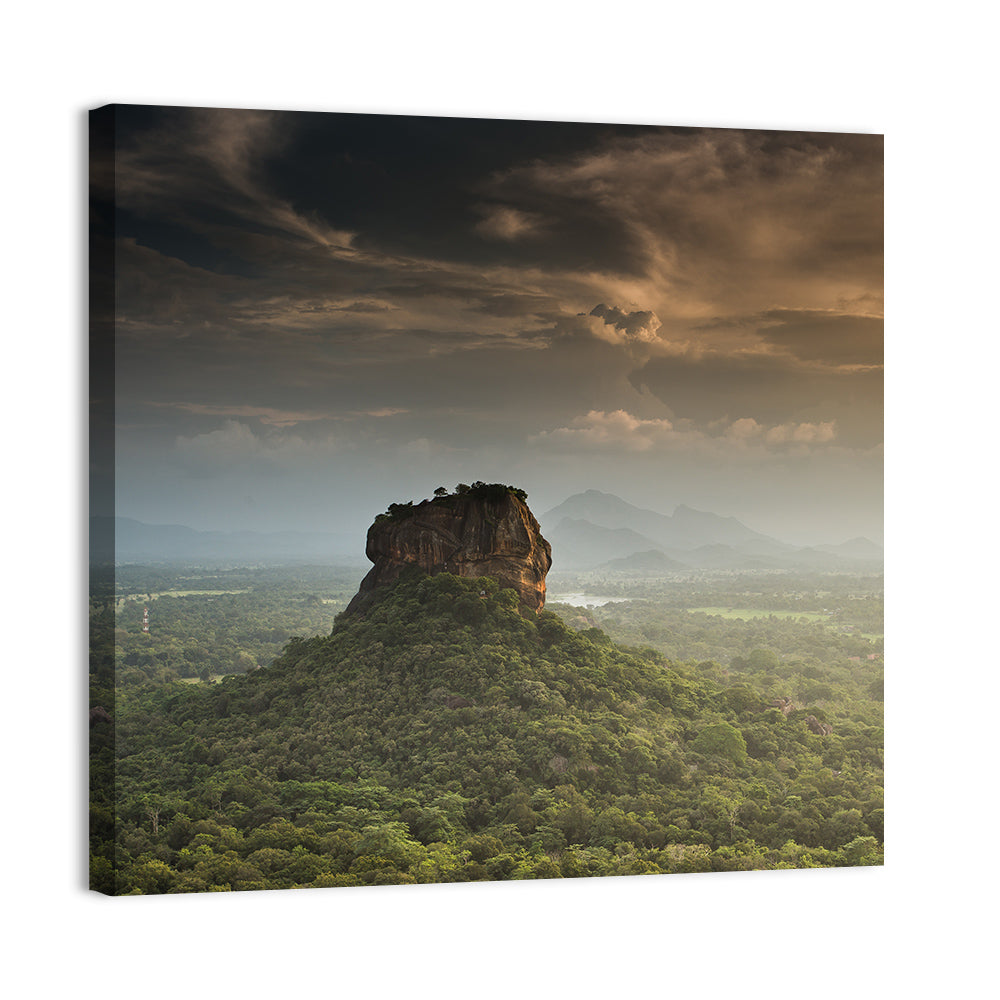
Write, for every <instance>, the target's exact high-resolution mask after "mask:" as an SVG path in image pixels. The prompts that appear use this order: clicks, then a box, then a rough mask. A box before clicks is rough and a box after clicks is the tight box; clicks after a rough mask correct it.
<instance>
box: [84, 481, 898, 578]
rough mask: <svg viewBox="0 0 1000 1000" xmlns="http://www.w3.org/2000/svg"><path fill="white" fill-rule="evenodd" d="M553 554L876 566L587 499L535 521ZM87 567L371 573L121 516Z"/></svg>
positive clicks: (237, 536)
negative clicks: (262, 567)
mask: <svg viewBox="0 0 1000 1000" xmlns="http://www.w3.org/2000/svg"><path fill="white" fill-rule="evenodd" d="M539 522H540V523H541V527H542V534H543V535H544V536H545V538H546V539H547V540H548V541H549V543H550V544H551V545H552V572H556V573H558V572H559V571H563V570H566V571H583V570H592V569H601V570H605V571H607V572H609V573H622V574H626V575H633V576H642V575H646V576H652V575H657V574H661V573H671V572H686V571H690V570H692V569H702V570H705V569H714V570H755V569H819V570H836V569H856V570H875V569H878V568H879V567H881V565H882V557H883V554H882V549H881V548H880V547H879V546H878V545H876V544H875V543H874V542H871V541H869V540H868V539H867V538H853V539H851V540H850V541H848V542H844V543H843V544H842V545H818V546H814V547H800V546H795V545H789V544H787V543H785V542H781V541H778V540H777V539H775V538H770V537H769V536H767V535H763V534H761V533H760V532H757V531H754V530H753V529H751V528H748V527H747V526H746V525H745V524H743V523H741V522H740V521H738V520H736V518H734V517H720V516H719V515H718V514H712V513H709V512H708V511H701V510H695V509H693V508H692V507H687V506H684V505H683V504H682V505H681V506H679V507H677V508H676V509H675V510H674V512H673V514H660V513H657V512H656V511H653V510H644V509H642V508H640V507H634V506H633V505H632V504H630V503H627V502H626V501H624V500H622V499H621V497H617V496H614V494H611V493H601V492H600V491H598V490H587V491H586V492H585V493H577V494H575V495H574V496H571V497H570V498H569V499H568V500H565V501H564V502H563V503H561V504H559V505H558V506H557V507H553V508H552V510H550V511H548V512H547V513H545V514H543V515H542V516H541V517H540V518H539ZM90 524H91V561H92V562H97V563H99V562H108V561H110V560H111V559H114V560H115V561H116V562H118V563H137V562H188V563H192V562H194V563H210V564H218V563H232V564H248V563H251V564H252V563H281V562H310V563H318V564H330V563H333V562H337V563H344V564H350V565H353V564H358V565H367V562H366V561H365V559H364V539H363V538H362V537H359V536H358V535H357V534H356V533H350V532H342V533H338V532H300V531H280V532H271V533H265V532H254V531H196V530H194V529H193V528H187V527H184V526H182V525H177V524H144V523H143V522H141V521H136V520H133V519H132V518H127V517H115V518H111V517H103V518H102V517H95V518H91V522H90Z"/></svg>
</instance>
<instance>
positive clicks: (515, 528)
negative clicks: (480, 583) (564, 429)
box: [347, 493, 552, 613]
mask: <svg viewBox="0 0 1000 1000" xmlns="http://www.w3.org/2000/svg"><path fill="white" fill-rule="evenodd" d="M365 554H366V555H367V556H368V558H369V559H370V560H371V561H372V562H373V563H374V564H375V565H374V566H373V567H372V569H371V571H370V572H369V573H368V575H367V576H366V577H365V578H364V580H362V581H361V588H360V590H359V591H358V593H357V594H356V595H355V596H354V599H353V600H352V601H351V603H350V604H349V605H348V606H347V611H348V613H352V612H356V611H364V610H365V608H366V607H367V606H368V605H369V604H370V603H371V601H372V598H373V591H374V590H375V589H376V588H377V587H382V586H384V585H386V584H389V583H393V582H394V581H395V580H396V578H397V577H398V576H399V574H400V573H401V572H402V571H403V569H404V568H405V567H406V566H409V565H413V564H416V565H417V566H419V567H420V568H421V569H422V570H424V572H426V573H431V574H434V573H453V574H454V575H455V576H465V577H478V576H491V577H493V578H494V579H496V580H497V581H498V582H499V583H500V586H501V587H512V588H513V589H514V590H516V591H517V593H518V596H519V597H520V600H521V603H522V604H524V605H526V606H527V607H529V608H531V609H532V610H533V611H540V610H541V608H542V607H543V606H544V604H545V574H546V573H548V571H549V567H550V566H551V565H552V548H551V546H550V545H549V543H548V542H547V541H545V539H544V538H542V535H541V531H540V529H539V526H538V522H537V521H536V520H535V517H534V515H533V514H532V513H531V511H530V510H528V505H527V504H526V503H524V502H523V501H522V500H520V499H519V498H518V497H516V496H514V495H513V494H510V493H508V494H506V495H505V496H502V497H489V498H485V497H477V496H461V495H458V496H449V497H447V498H444V499H442V500H425V501H424V502H423V503H421V504H418V505H417V506H415V507H413V508H412V510H410V511H408V512H407V513H406V514H405V515H403V516H401V517H394V518H389V517H385V518H378V519H376V521H375V523H374V524H373V525H372V526H371V527H370V528H369V529H368V544H367V546H366V549H365Z"/></svg>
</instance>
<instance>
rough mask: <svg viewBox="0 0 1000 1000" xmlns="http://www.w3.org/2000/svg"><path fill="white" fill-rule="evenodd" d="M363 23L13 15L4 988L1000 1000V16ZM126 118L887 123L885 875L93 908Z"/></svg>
mask: <svg viewBox="0 0 1000 1000" xmlns="http://www.w3.org/2000/svg"><path fill="white" fill-rule="evenodd" d="M687 8H690V9H687ZM365 9H366V10H368V11H370V13H361V10H362V8H361V7H360V5H359V6H355V7H351V8H348V9H345V8H344V6H343V5H336V4H315V5H312V4H304V3H297V2H286V3H282V4H267V5H264V4H254V3H252V2H244V3H242V4H238V5H236V4H229V3H226V4H221V3H217V4H214V5H210V4H208V3H206V2H204V0H203V2H199V3H192V2H188V0H177V2H173V3H170V4H167V5H162V6H161V5H156V4H144V5H143V4H137V3H135V2H134V0H133V2H132V3H128V4H125V3H97V4H89V5H76V6H72V7H71V6H69V5H66V6H65V7H63V8H60V7H57V6H49V5H45V6H42V5H38V6H35V7H33V8H31V9H30V10H29V8H28V7H27V6H25V5H22V6H19V7H18V8H15V9H14V10H13V11H8V12H7V13H6V14H5V17H4V21H5V29H4V30H5V35H6V44H5V64H4V65H3V67H2V70H0V72H3V74H4V85H5V86H4V96H5V108H4V121H3V126H4V127H3V135H4V139H5V144H4V145H5V150H6V152H5V154H4V160H3V176H4V188H3V191H4V194H5V195H6V197H5V199H4V200H5V205H4V213H3V221H4V227H3V229H4V239H3V240H2V244H0V245H2V253H3V257H4V269H3V274H4V277H5V279H7V280H5V282H4V285H5V289H6V291H5V305H6V309H5V310H4V315H3V319H4V324H3V334H4V341H3V344H4V351H3V359H4V361H3V372H4V379H3V384H4V389H5V392H4V397H3V401H4V403H5V404H6V405H5V407H4V415H5V417H6V420H5V427H4V430H5V431H6V435H5V436H6V441H7V446H8V455H9V457H8V462H7V465H8V468H9V470H10V474H9V476H8V477H6V478H7V482H6V489H4V490H3V491H2V492H3V495H4V513H5V515H6V516H5V521H4V527H5V541H6V542H7V544H6V545H4V546H3V550H2V551H4V552H5V554H6V557H7V560H6V565H5V566H4V568H3V573H2V574H0V577H2V578H3V586H4V592H5V596H4V602H3V608H4V612H5V614H4V638H5V641H4V642H3V643H2V645H0V651H2V653H3V658H4V666H5V668H6V669H5V673H4V678H5V682H6V683H5V684H4V703H5V707H6V711H5V712H4V723H3V727H2V729H3V737H4V748H3V751H4V763H5V776H6V778H5V787H4V792H3V796H2V801H3V837H4V842H3V855H2V859H3V874H2V876H0V899H2V900H3V904H4V912H5V915H6V917H7V927H6V931H5V934H4V944H5V945H6V949H5V950H6V952H7V959H6V964H5V974H4V981H5V985H7V986H9V987H10V988H11V990H12V992H10V993H9V995H11V996H17V997H21V996H24V997H29V996H31V997H34V996H38V997H43V996H45V997H47V996H62V995H67V994H69V993H70V992H72V993H73V994H74V995H80V994H82V995H85V996H89V995H96V994H98V993H100V994H106V995H111V996H126V995H128V996H138V997H142V998H145V1000H154V998H159V997H176V996H188V997H202V996H205V997H207V996H215V995H218V996H226V997H231V996H235V997H264V996H271V995H289V996H295V995H301V994H304V993H309V994H315V995H335V994H337V995H348V996H354V995H360V994H363V995H368V996H375V997H381V996H390V995H402V996H405V997H422V996H431V995H435V996H457V995H472V996H486V997H493V996H497V997H499V996H509V995H512V994H513V995H521V996H531V997H533V996H541V995H543V994H547V993H552V994H554V995H557V996H576V997H579V996H583V997H589V996H602V995H618V994H624V993H642V994H646V995H651V996H666V995H674V994H691V993H695V994H697V995H699V996H708V997H716V996H718V997H732V996H740V997H758V996H759V997H764V996H767V997H774V996H779V997H780V996H789V997H790V996H800V995H808V996H810V997H813V998H815V997H833V996H838V997H841V996H850V997H876V996H882V995H887V994H890V993H891V994H893V995H904V996H934V997H939V996H953V997H974V996H982V995H986V994H987V993H989V992H990V991H991V990H992V989H993V988H995V984H994V983H993V982H991V979H990V977H988V975H987V972H988V969H987V962H988V958H989V952H990V950H991V949H992V947H993V945H994V937H995V934H994V933H993V932H995V929H996V923H995V917H994V909H995V907H994V905H993V903H992V900H991V897H992V891H991V889H992V888H995V876H994V874H993V870H994V868H995V865H996V861H995V846H994V845H995V836H996V828H995V824H994V822H993V820H994V818H995V814H996V804H995V799H996V785H997V779H996V774H995V768H994V763H993V762H994V759H995V749H994V747H995V741H996V731H995V726H996V702H995V700H994V697H995V694H996V683H995V680H994V677H993V674H994V672H995V670H996V667H997V661H998V656H997V648H996V642H995V639H993V638H992V637H991V636H990V625H991V620H990V619H991V616H992V615H994V614H995V612H994V611H993V605H994V602H993V601H991V597H995V595H996V585H995V583H994V582H993V579H992V574H991V573H990V572H989V571H988V570H987V571H983V570H981V569H978V567H981V566H983V565H985V566H987V567H991V566H992V563H993V561H994V559H995V557H996V547H995V541H994V540H993V538H992V537H990V533H991V526H992V522H993V519H994V517H995V516H996V515H995V506H996V496H997V491H996V487H995V485H994V469H995V467H996V464H997V463H996V457H995V456H996V445H995V432H994V429H993V424H994V422H995V415H994V413H993V409H994V407H993V400H994V396H995V383H996V369H995V364H994V362H995V358H996V352H995V348H994V341H995V338H996V333H997V323H996V317H995V308H994V307H993V303H992V301H989V302H988V301H987V296H989V297H990V299H992V297H993V296H994V295H995V288H996V281H995V272H996V264H997V253H996V225H997V217H996V194H995V187H996V176H995V175H996V171H997V163H996V149H995V142H994V140H993V137H992V133H993V128H994V121H993V119H994V116H995V115H994V112H995V103H996V101H995V96H996V95H995V93H993V92H992V90H993V88H994V87H995V73H994V71H993V70H994V67H993V59H994V55H993V52H992V44H991V39H992V38H993V37H994V34H993V31H992V29H991V27H990V25H989V24H987V23H986V22H985V20H984V17H983V14H981V13H980V10H981V9H982V10H986V9H987V8H986V7H985V5H984V6H982V8H981V7H980V5H978V4H972V3H967V2H958V3H952V4H950V5H947V6H946V7H944V8H937V7H933V8H932V7H930V6H929V5H924V4H920V3H914V4H909V5H905V6H904V5H895V4H893V5H889V4H883V3H873V2H871V0H869V2H867V3H859V2H855V0H849V2H841V3H838V4H836V5H828V6H820V5H806V4H801V3H779V2H770V3H768V2H758V3H746V2H740V3H734V2H719V3H714V4H702V5H697V7H696V5H693V4H692V5H686V9H685V10H676V9H673V8H671V7H669V6H667V5H665V4H655V5H654V4H649V5H647V4H639V3H635V2H631V0H625V2H618V3H615V4H613V5H601V6H600V7H593V8H587V7H585V6H584V5H582V4H569V3H558V4H557V3H542V2H538V0H536V2H534V3H524V2H520V0H518V2H509V3H507V4H506V5H503V6H500V5H496V6H490V7H487V6H486V5H473V4H468V3H447V2H424V3H420V4H417V3H412V2H410V3H399V2H383V3H380V4H377V5H372V6H370V7H368V8H365ZM111 102H120V103H148V104H178V105H199V104H200V105H207V106H230V107H260V108H291V109H314V110H329V111H356V112H382V113H386V112H392V113H419V114H448V115H460V116H480V117H515V118H534V119H562V120H583V121H621V122H640V123H653V124H681V125H683V124H688V125H715V126H743V127H768V128H787V129H822V130H828V131H866V132H884V133H885V134H886V166H887V175H886V176H887V182H886V191H887V226H888V227H887V279H888V282H887V313H888V319H887V342H886V343H887V351H886V356H887V388H888V390H889V394H888V403H887V487H888V489H887V523H886V529H887V530H886V539H887V556H888V571H887V591H888V598H889V626H888V657H887V660H888V670H887V674H888V684H887V715H888V721H887V731H888V751H887V774H888V796H887V797H888V802H887V813H888V822H887V834H886V844H887V847H886V853H887V858H888V863H887V866H886V867H885V868H884V869H879V870H863V869H862V870H844V871H833V872H788V873H753V874H747V875H698V876H674V877H646V878H634V879H604V880H591V881H567V882H565V883H562V882H547V883H524V884H495V885H477V886H457V887H445V886H440V887H438V886H431V887H417V888H406V887H389V888H384V889H363V890H322V891H300V892H284V893H245V894H211V895H207V896H191V897H176V896H173V897H159V898H137V899H106V898H103V897H100V896H97V895H95V894H91V893H88V892H86V891H85V888H84V886H85V881H86V872H85V850H84V846H83V845H84V838H85V822H84V821H85V800H84V794H85V793H84V787H85V773H86V772H85V766H84V754H85V747H86V732H85V728H86V727H85V725H84V719H85V681H84V677H85V666H84V664H85V652H86V633H85V628H84V623H85V617H86V616H85V608H86V600H85V581H86V574H85V572H84V568H83V564H84V556H85V544H86V542H85V538H84V535H83V525H84V518H85V484H86V463H85V460H84V453H85V451H84V449H85V440H86V438H85V425H86V407H85V399H86V347H85V344H86V339H85V309H86V305H85V303H86V299H85V287H86V285H85V274H86V272H85V262H86V249H85V219H86V213H85V206H86V156H85V154H86V114H85V112H86V110H87V109H89V108H94V107H98V106H100V105H102V104H105V103H111ZM984 538H985V539H986V541H984ZM918 545H919V547H920V551H917V546H918ZM976 622H978V624H975V625H970V623H976Z"/></svg>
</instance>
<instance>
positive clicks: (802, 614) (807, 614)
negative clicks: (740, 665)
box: [685, 608, 830, 622]
mask: <svg viewBox="0 0 1000 1000" xmlns="http://www.w3.org/2000/svg"><path fill="white" fill-rule="evenodd" d="M685 610H686V611H689V612H690V613H691V614H695V613H696V612H701V613H702V614H705V615H718V616H719V617H720V618H740V619H742V620H743V621H750V620H751V619H753V618H769V617H771V616H772V615H773V616H774V617H775V618H801V619H802V620H803V621H807V622H823V621H827V620H828V619H829V617H830V616H829V615H825V614H820V613H819V612H813V611H768V610H767V609H764V608H685Z"/></svg>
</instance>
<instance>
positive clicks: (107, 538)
mask: <svg viewBox="0 0 1000 1000" xmlns="http://www.w3.org/2000/svg"><path fill="white" fill-rule="evenodd" d="M90 550H91V562H109V561H111V560H112V559H114V560H115V561H116V562H118V563H137V562H207V563H239V564H246V563H260V562H267V563H276V562H311V563H319V564H325V563H331V562H333V561H336V562H338V563H340V562H346V563H361V562H362V561H363V545H362V551H361V552H359V551H358V538H357V536H356V535H353V534H348V533H343V534H338V533H334V532H301V531H279V532H271V533H265V532H255V531H195V530H194V529H193V528H186V527H184V526H182V525H179V524H144V523H143V522H142V521H135V520H133V519H132V518H128V517H115V518H111V517H92V518H91V519H90Z"/></svg>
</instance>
